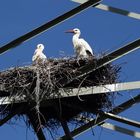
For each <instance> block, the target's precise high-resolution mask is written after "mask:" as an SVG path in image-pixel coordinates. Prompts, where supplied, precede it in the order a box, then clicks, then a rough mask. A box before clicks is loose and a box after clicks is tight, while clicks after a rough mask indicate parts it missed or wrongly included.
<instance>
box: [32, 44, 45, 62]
mask: <svg viewBox="0 0 140 140" xmlns="http://www.w3.org/2000/svg"><path fill="white" fill-rule="evenodd" d="M43 50H44V45H43V44H38V45H37V49H36V50H35V52H34V55H33V57H32V61H33V62H35V63H38V62H44V61H45V60H46V58H47V57H46V55H45V54H44V53H43Z"/></svg>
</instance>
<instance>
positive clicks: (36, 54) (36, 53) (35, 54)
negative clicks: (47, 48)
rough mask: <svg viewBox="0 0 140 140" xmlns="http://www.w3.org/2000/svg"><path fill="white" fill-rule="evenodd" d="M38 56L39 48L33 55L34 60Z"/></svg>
mask: <svg viewBox="0 0 140 140" xmlns="http://www.w3.org/2000/svg"><path fill="white" fill-rule="evenodd" d="M37 57H38V49H36V50H35V52H34V55H33V57H32V61H35V60H36V59H37Z"/></svg>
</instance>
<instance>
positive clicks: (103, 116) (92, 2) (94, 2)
mask: <svg viewBox="0 0 140 140" xmlns="http://www.w3.org/2000/svg"><path fill="white" fill-rule="evenodd" d="M100 2H101V0H89V1H87V2H85V3H83V4H81V5H80V6H78V7H76V8H74V9H72V10H71V11H69V12H67V13H65V14H63V15H61V16H59V17H57V18H56V19H54V20H52V21H49V22H48V23H46V24H44V25H42V26H40V27H38V28H36V29H34V30H33V31H31V32H29V33H27V34H25V35H23V36H21V37H19V38H17V39H15V40H13V41H12V42H10V43H8V44H6V45H4V46H2V47H1V48H0V54H2V53H4V52H6V51H7V50H9V49H11V48H14V47H16V46H18V45H20V44H21V43H23V42H25V41H27V40H29V39H31V38H33V37H35V36H37V35H39V34H40V33H42V32H44V31H46V30H48V29H50V28H51V27H53V26H55V25H57V24H59V23H61V22H63V21H65V20H66V19H68V18H70V17H72V16H74V15H76V14H78V13H80V12H82V11H83V10H85V9H87V8H89V7H91V6H96V7H97V8H99V9H102V10H106V11H111V12H115V13H119V14H122V15H127V16H129V17H133V18H136V19H140V14H137V13H133V12H129V11H125V10H122V9H118V8H114V7H109V6H106V5H103V4H100V5H98V4H99V3H100ZM138 48H140V39H137V40H136V41H134V42H131V43H129V44H128V45H125V46H124V47H122V48H120V49H118V50H116V51H114V52H112V53H110V54H108V55H106V56H104V57H103V58H101V59H99V60H98V62H97V64H94V63H91V64H89V65H86V66H84V67H82V68H80V69H79V70H80V71H81V72H82V74H79V75H77V77H74V78H72V79H71V80H68V79H66V80H65V79H63V82H62V83H61V85H62V87H63V86H65V85H66V84H69V83H70V82H72V81H73V80H75V79H76V78H79V77H82V76H84V75H86V74H89V73H90V72H92V71H94V70H96V69H98V68H100V67H102V66H104V65H107V64H108V63H110V62H112V61H114V60H116V59H118V58H120V57H122V56H124V55H126V54H128V53H130V52H132V51H134V50H136V49H138ZM79 70H78V71H79ZM121 84H122V86H124V85H125V84H126V87H117V88H116V85H115V84H112V85H111V87H109V86H110V85H105V86H104V87H94V88H95V89H96V90H95V89H94V90H93V88H92V93H94V92H95V91H96V93H95V94H97V93H99V92H100V91H102V92H103V93H104V92H113V91H116V90H118V91H119V90H120V89H121V90H128V89H129V90H131V89H138V88H140V87H139V86H140V85H139V81H138V85H135V84H134V83H121ZM131 84H132V87H128V86H129V85H131ZM118 85H120V83H118ZM89 89H90V88H89ZM73 90H75V89H73ZM76 90H77V89H76ZM78 90H79V89H78ZM82 90H84V92H85V89H82ZM74 92H75V91H74ZM90 92H91V91H90ZM0 93H1V91H0ZM75 93H76V94H77V92H75ZM78 94H79V93H78ZM87 94H90V93H87ZM80 95H86V94H83V93H80ZM13 98H14V97H13ZM2 99H5V101H2ZM8 100H9V99H8V97H4V98H1V105H5V104H9V103H11V102H12V101H13V100H11V101H10V102H9V101H8ZM14 100H16V102H17V103H21V100H22V101H23V102H24V97H23V98H20V99H17V98H16V99H14ZM139 102H140V95H137V96H136V97H134V98H133V99H130V100H128V101H127V102H125V103H123V104H121V105H119V106H118V107H116V108H114V109H113V110H111V111H110V112H109V113H106V112H102V113H100V116H99V117H98V118H96V119H94V120H91V121H90V122H89V123H87V124H85V125H83V126H81V127H79V128H77V129H75V130H74V131H72V132H71V133H70V132H69V128H68V126H67V124H66V122H65V121H61V123H62V127H63V129H64V131H65V133H66V135H67V136H64V137H62V139H68V137H69V139H70V140H72V137H74V136H77V135H79V134H80V133H82V132H84V131H85V130H87V129H89V128H90V127H95V126H97V125H101V126H103V127H106V128H107V124H106V123H104V121H105V120H107V119H108V118H110V119H114V120H117V121H120V122H123V123H127V124H129V125H133V126H137V127H140V123H139V122H136V121H132V120H130V119H126V118H122V117H119V116H117V115H115V114H118V113H120V112H122V111H125V110H126V109H128V108H130V107H131V106H132V105H133V104H135V103H139ZM20 111H22V109H21V108H17V110H16V111H15V112H13V113H11V114H10V115H9V116H7V117H5V118H4V119H3V120H0V125H3V124H4V123H6V122H7V121H8V120H9V119H11V118H12V117H13V116H15V115H16V114H17V113H20ZM27 115H28V117H29V119H30V121H31V124H32V126H33V128H34V131H35V132H36V134H37V137H38V139H39V140H45V136H44V134H43V131H42V128H39V129H38V124H39V120H38V119H37V120H35V116H36V110H32V111H31V113H28V114H27ZM115 127H116V126H115ZM108 128H109V129H113V130H114V126H113V125H111V126H110V127H108ZM116 128H119V129H121V131H124V132H125V133H128V131H129V130H128V129H127V131H126V129H124V128H121V127H116ZM131 132H132V131H131ZM137 134H138V135H137V136H138V137H140V133H139V132H137Z"/></svg>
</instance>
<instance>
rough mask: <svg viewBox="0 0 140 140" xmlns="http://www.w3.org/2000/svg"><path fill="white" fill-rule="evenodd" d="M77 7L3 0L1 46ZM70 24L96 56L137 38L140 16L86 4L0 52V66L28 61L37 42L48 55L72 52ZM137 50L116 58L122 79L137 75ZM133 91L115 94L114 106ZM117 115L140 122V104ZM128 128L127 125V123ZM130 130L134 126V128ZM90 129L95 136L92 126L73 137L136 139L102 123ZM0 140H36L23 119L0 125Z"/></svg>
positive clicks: (123, 4)
mask: <svg viewBox="0 0 140 140" xmlns="http://www.w3.org/2000/svg"><path fill="white" fill-rule="evenodd" d="M102 3H104V4H107V5H110V6H114V7H118V8H122V9H126V10H129V11H133V12H137V13H140V1H139V0H103V2H102ZM76 6H78V4H77V3H73V2H71V1H70V0H61V1H58V0H57V1H56V0H36V1H35V0H24V1H19V0H11V1H10V0H3V1H1V3H0V19H1V20H0V46H3V45H4V44H6V43H8V42H10V41H12V40H13V39H16V38H17V37H19V36H21V35H23V34H25V33H27V32H29V31H31V30H33V29H34V28H36V27H38V26H40V25H42V24H44V23H46V22H48V21H50V20H52V19H54V18H55V17H57V16H59V15H61V14H63V13H65V12H67V11H68V10H70V9H72V8H74V7H76ZM73 28H79V29H81V32H82V35H81V36H82V37H83V38H84V39H85V40H87V41H88V43H89V44H90V45H91V46H92V49H93V50H94V52H95V53H96V55H100V53H101V52H107V53H109V52H110V51H113V50H115V49H117V48H119V47H121V46H123V45H124V44H127V43H128V42H130V41H134V40H135V39H138V38H140V20H135V19H132V18H129V17H125V16H121V15H117V14H113V13H109V12H105V11H101V10H98V9H95V8H90V9H88V10H86V11H84V12H82V13H80V14H78V15H76V16H75V17H73V18H71V19H68V20H67V21H65V22H63V23H61V24H59V25H57V26H55V27H53V28H51V29H50V30H48V31H47V32H44V33H43V34H41V35H39V36H37V37H35V38H33V39H31V40H29V41H27V42H25V43H23V44H21V45H20V46H18V47H17V48H14V49H12V50H10V51H8V52H6V53H4V54H2V55H0V70H5V69H8V68H9V67H13V66H23V65H29V64H31V58H32V55H33V53H34V50H35V48H36V45H37V44H39V43H43V44H44V45H45V51H44V52H45V54H46V55H47V57H53V58H54V57H62V56H69V55H70V56H71V55H73V54H74V52H73V47H72V41H71V38H72V36H71V35H70V34H65V33H64V32H65V31H66V30H68V29H73ZM139 53H140V50H137V51H135V52H133V53H131V54H129V55H127V56H125V57H123V58H121V59H119V60H117V61H115V63H117V64H121V65H122V72H121V73H120V80H121V81H125V82H126V81H137V80H139V79H140V74H139V71H140V66H139V59H140V55H139ZM137 93H138V92H137ZM134 94H136V93H135V92H127V93H126V92H124V93H122V96H121V97H120V96H119V97H118V98H117V99H116V104H115V105H116V106H117V104H118V103H120V102H122V101H124V100H126V99H129V98H131V96H134ZM120 115H122V116H125V117H128V118H131V119H135V120H137V121H140V117H139V116H140V113H139V105H137V106H135V107H133V108H131V109H129V110H128V111H125V112H124V113H122V114H120ZM113 123H114V122H113ZM116 124H119V123H116ZM126 127H128V126H126ZM129 128H131V127H130V126H129ZM133 130H138V129H136V128H133ZM93 131H94V133H95V134H94V136H93V135H92V131H88V132H86V133H83V134H82V135H80V136H79V137H77V138H76V140H85V139H87V140H93V139H95V140H111V139H113V140H118V139H125V140H134V139H136V138H134V137H130V136H127V135H124V134H120V133H118V132H114V131H110V130H106V129H102V128H100V127H99V128H95V129H93ZM46 133H47V132H46ZM47 136H48V134H47ZM48 137H49V136H48ZM0 139H3V140H9V139H13V140H19V139H20V140H26V139H27V140H35V139H36V136H35V135H34V134H33V133H32V130H31V129H30V130H28V131H27V129H26V127H25V125H24V123H23V121H17V125H4V126H2V127H1V128H0Z"/></svg>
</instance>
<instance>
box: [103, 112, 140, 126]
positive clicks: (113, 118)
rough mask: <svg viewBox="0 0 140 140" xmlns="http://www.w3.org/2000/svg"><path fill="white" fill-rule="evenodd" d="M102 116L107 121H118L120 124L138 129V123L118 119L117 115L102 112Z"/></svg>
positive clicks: (121, 118) (122, 118)
mask: <svg viewBox="0 0 140 140" xmlns="http://www.w3.org/2000/svg"><path fill="white" fill-rule="evenodd" d="M102 115H105V116H106V117H107V118H109V119H112V120H115V121H119V122H122V123H125V124H128V125H131V126H135V127H138V128H140V122H138V121H134V120H131V119H127V118H125V117H120V116H118V115H114V114H112V113H107V112H103V113H102Z"/></svg>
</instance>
